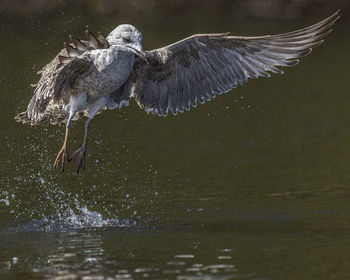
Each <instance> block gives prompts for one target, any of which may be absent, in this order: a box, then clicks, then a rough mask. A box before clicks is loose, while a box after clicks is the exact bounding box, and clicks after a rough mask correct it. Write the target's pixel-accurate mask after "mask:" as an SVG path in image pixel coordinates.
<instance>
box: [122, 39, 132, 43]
mask: <svg viewBox="0 0 350 280" xmlns="http://www.w3.org/2000/svg"><path fill="white" fill-rule="evenodd" d="M123 40H124V42H125V43H131V39H130V38H123Z"/></svg>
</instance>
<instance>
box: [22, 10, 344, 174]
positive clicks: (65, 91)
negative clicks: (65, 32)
mask: <svg viewBox="0 0 350 280" xmlns="http://www.w3.org/2000/svg"><path fill="white" fill-rule="evenodd" d="M338 18H339V11H337V12H336V13H334V14H333V15H332V16H330V17H328V18H326V19H325V20H323V21H321V22H319V23H316V24H314V25H312V26H309V27H306V28H302V29H299V30H296V31H293V32H288V33H283V34H278V35H268V36H258V37H235V36H230V35H229V34H228V33H222V34H198V35H193V36H191V37H188V38H186V39H183V40H181V41H179V42H176V43H174V44H171V45H169V46H167V47H164V48H160V49H155V50H152V51H147V52H143V49H142V35H141V33H140V32H139V31H138V30H137V29H136V28H135V27H133V26H131V25H128V24H124V25H120V26H118V27H117V28H116V29H114V30H113V31H112V32H111V33H110V34H109V35H108V36H107V38H105V37H104V36H103V35H102V34H98V35H97V36H96V37H95V36H94V35H93V34H91V33H90V32H88V31H87V32H86V35H87V40H86V41H79V40H78V39H76V38H74V37H71V41H72V43H71V44H66V45H65V49H63V50H62V51H61V52H60V53H59V54H58V55H57V56H56V57H55V58H54V59H53V60H52V61H51V62H50V63H49V64H48V65H46V66H45V67H44V68H43V69H42V70H41V71H40V72H39V74H41V78H40V80H39V82H38V84H36V88H35V91H34V96H33V97H32V99H31V101H30V102H29V105H28V108H27V111H25V112H23V113H21V114H19V115H18V116H16V119H17V120H19V121H22V122H24V123H31V124H32V125H35V124H38V123H41V122H42V121H44V120H46V119H50V120H51V122H52V123H59V122H64V121H67V131H66V136H67V134H68V130H69V126H70V121H71V120H75V119H78V118H80V117H82V116H87V117H88V118H89V119H88V121H87V126H86V127H87V128H86V131H85V137H84V144H83V147H84V149H83V150H84V153H85V142H86V135H87V129H88V126H89V124H90V121H91V119H92V118H93V117H94V115H95V114H96V113H98V112H99V111H100V110H101V109H102V108H103V107H105V106H106V105H107V107H108V108H109V109H114V108H120V107H121V106H123V105H127V104H128V103H129V100H130V98H135V100H136V102H137V103H138V105H139V106H140V107H141V108H142V109H144V110H146V111H147V112H151V113H153V114H157V115H159V116H166V115H167V114H168V112H169V111H171V112H172V113H173V114H174V115H176V114H177V113H178V112H181V113H182V112H184V111H185V110H189V109H190V108H191V107H197V105H198V103H204V102H205V101H209V100H211V99H212V98H214V97H215V96H216V94H221V93H225V92H228V91H230V90H231V89H233V88H235V87H236V86H237V85H238V84H240V85H242V84H244V83H246V82H247V81H248V78H258V77H260V76H262V77H269V76H270V74H269V72H272V73H278V74H283V71H282V70H281V69H279V68H278V67H279V66H294V65H295V64H297V63H298V61H299V60H298V59H299V58H300V57H303V56H305V55H308V54H309V53H310V52H311V51H312V49H313V48H314V47H317V46H318V45H320V44H322V43H323V41H324V40H323V39H324V38H325V37H326V36H327V35H328V34H329V33H330V32H331V29H330V28H331V26H332V25H333V24H334V23H335V21H336V20H337V19H338ZM135 55H136V56H135ZM66 138H67V137H66ZM66 140H67V139H65V144H64V146H63V147H62V150H61V152H60V153H59V156H60V157H62V153H63V152H64V153H67V151H66V146H65V145H66ZM62 151H63V152H62ZM79 153H83V152H81V151H80V152H79ZM74 155H75V154H74ZM74 155H73V157H74ZM59 156H58V158H57V159H56V162H55V165H57V164H58V163H62V161H61V160H60V158H59ZM66 156H67V155H64V156H63V159H62V160H63V165H64V161H65V157H66ZM79 160H80V164H79V165H77V166H78V167H77V170H78V171H79V168H80V167H81V166H82V164H81V157H78V161H79ZM84 162H85V157H84ZM84 164H85V163H84Z"/></svg>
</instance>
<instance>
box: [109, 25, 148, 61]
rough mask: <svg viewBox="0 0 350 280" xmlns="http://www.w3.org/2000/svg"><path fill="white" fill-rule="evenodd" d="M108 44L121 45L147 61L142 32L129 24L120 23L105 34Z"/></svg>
mask: <svg viewBox="0 0 350 280" xmlns="http://www.w3.org/2000/svg"><path fill="white" fill-rule="evenodd" d="M106 39H107V41H108V43H109V44H110V45H121V46H124V47H125V48H127V49H129V50H130V51H131V52H133V53H134V54H135V55H137V56H138V57H140V58H141V59H142V60H143V61H144V62H146V63H148V60H147V57H146V54H145V52H144V51H143V47H142V34H141V32H140V31H138V30H137V29H136V28H135V27H134V26H132V25H130V24H121V25H119V26H117V27H116V28H115V29H114V30H113V31H112V32H111V33H109V34H108V36H107V38H106Z"/></svg>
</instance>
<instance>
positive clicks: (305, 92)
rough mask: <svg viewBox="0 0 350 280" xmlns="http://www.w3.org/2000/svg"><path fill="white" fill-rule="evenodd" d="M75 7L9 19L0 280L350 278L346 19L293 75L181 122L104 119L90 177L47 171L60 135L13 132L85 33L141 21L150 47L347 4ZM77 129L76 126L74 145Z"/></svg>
mask: <svg viewBox="0 0 350 280" xmlns="http://www.w3.org/2000/svg"><path fill="white" fill-rule="evenodd" d="M10 2H11V1H10ZM10 2H9V1H6V3H7V4H6V5H7V6H6V7H8V6H11V7H12V6H13V3H12V2H11V3H10ZM17 2H18V1H17ZM19 2H21V3H22V2H23V1H19ZM66 2H67V1H60V3H59V4H57V5H56V4H52V6H48V7H47V10H45V11H44V12H42V13H37V11H38V8H37V7H34V8H33V10H34V12H35V16H30V15H31V14H30V9H29V10H28V11H26V12H24V11H22V12H23V17H22V16H21V15H22V14H21V9H19V10H18V12H19V14H18V15H13V14H11V13H10V14H6V13H5V12H3V13H2V15H3V16H2V17H1V19H0V24H1V27H2V28H1V29H0V32H1V38H6V40H3V42H2V44H1V46H0V48H2V52H1V53H2V54H3V56H2V57H1V59H0V60H1V66H2V67H0V83H1V92H0V99H1V104H2V107H1V110H0V118H1V123H0V138H1V140H2V141H1V145H0V155H1V156H2V158H1V161H0V170H1V176H0V278H4V279H40V278H43V279H56V280H63V279H84V280H88V279H109V280H112V279H196V280H197V279H198V280H199V279H255V280H257V279H260V280H261V279H284V280H289V279H291V280H292V279H293V280H294V279H307V280H309V279H318V280H319V279H327V280H328V279H337V280H338V279H347V278H348V276H349V275H350V266H349V262H348V260H349V256H350V241H349V238H348V235H349V232H350V226H349V225H350V221H349V214H350V203H349V202H350V192H349V190H350V184H349V182H350V172H349V170H350V161H349V159H350V149H349V143H350V129H349V127H350V118H349V104H350V95H349V90H348V64H349V63H348V61H347V59H348V57H349V56H348V50H349V47H348V46H349V37H347V36H344V34H347V32H348V30H347V26H349V21H348V17H347V12H346V11H345V10H344V17H343V18H342V19H341V20H340V21H339V22H338V23H337V25H336V26H335V28H334V31H333V33H332V34H331V35H330V36H329V37H328V38H327V41H326V42H325V44H324V45H322V46H321V47H319V48H317V49H316V50H315V51H314V52H313V53H312V54H311V55H310V56H309V57H307V58H305V59H303V60H302V61H301V62H300V64H299V65H297V66H296V67H294V68H292V69H287V70H286V74H285V75H283V76H277V75H275V76H273V77H271V78H270V79H259V80H252V81H250V82H249V83H247V85H245V86H244V87H239V88H237V89H236V90H234V91H233V92H232V93H230V94H226V95H222V96H220V97H218V98H216V99H215V100H213V101H212V102H210V103H207V104H205V105H202V106H200V107H199V108H198V109H197V110H191V111H189V112H186V113H185V114H183V115H181V116H178V117H176V118H175V117H171V116H170V117H169V118H167V119H164V118H158V117H155V116H150V115H147V114H146V113H144V112H142V111H141V110H140V109H139V108H137V106H136V105H135V104H131V105H130V107H128V108H125V109H123V110H120V111H108V112H107V111H106V112H104V113H103V114H101V115H99V116H97V117H96V118H95V119H94V122H93V125H92V128H91V138H90V139H91V140H90V142H89V146H88V155H87V157H88V158H87V163H88V164H87V169H86V170H85V172H82V173H81V174H80V175H79V176H76V174H75V173H74V170H73V168H71V166H68V167H67V168H66V172H65V173H64V174H61V173H60V172H58V171H57V170H54V169H53V167H52V163H53V161H54V157H55V156H56V153H57V151H58V149H59V148H60V145H61V144H62V139H63V133H64V127H57V126H56V127H53V126H50V125H43V126H39V127H30V126H24V125H20V124H17V123H15V122H14V121H13V116H14V115H15V114H16V113H18V112H20V111H23V109H24V108H25V106H26V104H27V102H28V101H29V99H30V97H31V95H32V88H30V87H29V85H30V84H32V83H34V82H35V81H36V79H37V76H36V75H35V72H36V71H38V70H39V69H40V68H41V67H42V66H43V65H44V64H45V63H47V62H48V61H49V60H50V59H51V58H52V57H53V56H54V55H55V54H56V53H57V50H58V49H59V48H60V47H61V42H63V41H65V40H67V38H68V34H69V33H72V34H76V35H77V36H78V37H81V36H80V35H81V34H82V33H83V30H84V29H85V28H86V27H87V26H88V28H89V29H90V30H91V31H93V32H97V31H99V30H100V31H102V32H104V33H107V32H108V31H110V30H111V29H112V28H114V27H115V25H117V24H119V23H122V22H130V23H132V24H134V25H135V26H137V27H138V28H139V29H140V30H141V31H142V33H143V35H144V46H145V49H150V48H153V47H158V46H162V45H165V44H167V43H170V42H173V41H175V40H178V39H181V38H183V37H184V36H187V35H190V34H192V33H203V32H224V31H232V33H233V34H242V35H257V34H267V33H278V32H284V31H289V30H292V29H295V28H297V27H303V26H304V25H307V24H311V23H314V22H316V21H318V20H320V19H321V18H323V17H325V16H327V15H329V14H331V13H332V12H334V10H335V8H334V9H333V7H334V6H335V5H340V4H338V3H341V2H337V3H335V2H334V3H332V4H331V5H330V6H329V7H328V6H327V5H326V4H325V2H322V1H321V2H322V3H323V4H322V5H321V6H322V7H321V6H320V9H318V8H317V7H318V6H317V5H316V4H315V3H316V2H317V1H308V2H307V3H306V2H305V1H303V3H301V2H300V1H287V2H288V3H287V2H286V3H285V4H284V2H283V1H282V2H283V3H282V2H281V1H280V2H278V3H279V4H276V5H275V6H274V9H267V8H266V7H265V8H266V9H264V10H263V11H260V10H257V9H255V8H254V3H258V2H259V1H258V2H257V1H244V5H243V4H242V6H239V9H238V7H237V9H236V8H235V5H238V4H237V3H238V2H237V3H236V2H235V1H228V2H227V3H226V2H225V1H215V2H213V1H212V2H210V1H207V2H206V3H204V4H203V2H202V1H191V3H188V5H189V6H187V4H186V5H185V6H184V4H183V3H184V2H185V1H182V0H181V1H172V3H171V4H170V3H168V2H167V3H166V4H164V3H165V2H164V3H163V2H162V3H160V2H159V3H160V4H158V5H154V6H152V5H151V6H149V7H148V6H147V5H146V4H145V3H143V4H142V8H140V7H139V6H138V5H137V1H129V2H128V1H123V2H121V1H119V2H118V3H117V2H116V3H117V4H115V3H114V5H113V7H111V10H110V11H108V10H106V9H104V8H103V7H106V6H108V3H109V2H110V1H103V2H101V3H102V4H101V3H100V2H96V1H91V3H92V2H93V5H94V6H92V7H95V5H96V11H94V10H93V9H91V7H90V8H89V7H87V6H86V5H83V6H82V7H80V6H79V7H78V6H72V7H71V6H65V5H64V4H63V3H66ZM95 2H96V3H95ZM153 2H154V1H153ZM240 2H242V1H240ZM270 2H271V3H272V2H273V1H270ZM321 2H320V3H321ZM4 3H5V2H4ZM8 3H10V4H8ZM23 3H24V2H23ZM28 3H29V2H28ZM40 3H41V2H40ZM42 3H44V2H42ZM46 3H49V2H47V1H45V5H46ZM57 3H58V2H57ZM67 3H68V2H67ZM77 3H81V2H77ZM84 3H85V2H84ZM154 3H155V2H154ZM186 3H187V2H186ZM217 3H219V4H217ZM276 3H277V2H276ZM317 3H318V2H317ZM119 4H120V5H119ZM258 4H259V5H262V2H261V3H260V2H259V3H258ZM1 5H2V4H0V6H1ZM40 5H41V4H40ZM40 5H39V6H40ZM43 5H44V4H43ZM47 5H48V4H47ZM79 5H80V4H79ZM145 5H146V8H144V7H145ZM279 5H280V8H278V6H279ZM290 5H296V6H293V7H294V8H293V10H292V11H291V10H290V9H288V7H290ZM135 6H137V7H135ZM166 6H169V7H166ZM4 7H5V6H4ZM4 7H2V6H1V9H0V11H4ZM6 7H5V10H6ZM74 7H75V8H74ZM116 7H117V8H116ZM152 7H153V8H152ZM15 8H16V7H14V8H11V11H12V12H13V11H14V10H16V9H15ZM336 8H342V7H336ZM279 10H281V11H283V15H285V14H288V15H286V16H288V18H289V19H288V20H286V19H285V18H281V17H280V16H279V17H278V16H277V14H279V12H278V11H279ZM136 11H137V12H136ZM249 11H255V12H254V13H250V12H249ZM273 11H277V14H275V16H273V15H274V13H273ZM288 11H289V12H288ZM303 11H304V12H303ZM180 12H184V16H183V17H181V22H180V23H179V14H181V13H180ZM28 13H29V14H28ZM154 13H155V14H154ZM264 14H268V16H267V17H263V18H261V17H255V16H254V15H260V16H264ZM101 15H103V16H101ZM247 15H250V16H247ZM79 34H80V35H79ZM82 130H83V125H82V123H81V122H78V123H75V124H74V129H73V133H72V137H71V142H70V143H69V145H70V148H71V149H72V150H73V149H74V148H76V147H77V146H78V145H79V144H80V141H81V136H82V133H83V132H82Z"/></svg>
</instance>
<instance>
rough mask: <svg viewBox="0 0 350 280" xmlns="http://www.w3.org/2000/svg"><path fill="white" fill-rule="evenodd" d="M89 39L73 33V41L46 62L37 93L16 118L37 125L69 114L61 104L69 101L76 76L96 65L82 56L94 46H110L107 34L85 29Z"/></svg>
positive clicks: (60, 119) (100, 47)
mask: <svg viewBox="0 0 350 280" xmlns="http://www.w3.org/2000/svg"><path fill="white" fill-rule="evenodd" d="M85 33H86V37H87V40H86V41H80V40H78V39H77V38H74V37H72V36H70V39H71V41H72V42H71V43H70V44H66V43H65V48H64V49H62V50H61V51H60V52H59V54H58V55H57V56H56V57H55V58H54V59H53V60H52V61H51V62H50V63H49V64H47V65H46V66H45V67H44V68H43V69H42V70H41V71H39V72H38V74H41V77H40V80H39V82H38V83H37V84H36V85H33V86H35V90H34V95H33V97H32V99H31V100H30V102H29V104H28V107H27V111H25V112H22V113H20V114H19V115H17V116H16V117H15V118H16V119H17V120H19V121H22V122H24V123H31V124H32V125H35V124H38V123H40V122H42V121H44V120H46V119H47V118H48V117H51V119H52V121H53V123H57V122H60V121H62V120H64V119H66V117H67V116H68V113H67V112H66V111H64V110H62V106H63V105H65V104H67V103H68V102H69V98H70V89H71V86H72V85H73V83H74V81H75V79H76V77H77V76H79V75H81V74H83V73H86V72H88V71H89V69H90V68H91V67H93V65H92V63H91V61H90V60H89V59H88V58H85V57H83V56H81V55H82V54H84V53H85V52H87V51H89V50H91V49H102V48H108V47H109V44H108V42H107V40H106V39H105V37H104V36H103V35H102V34H101V33H98V35H97V36H96V37H95V36H94V35H93V34H92V33H90V32H89V31H86V32H85Z"/></svg>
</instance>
